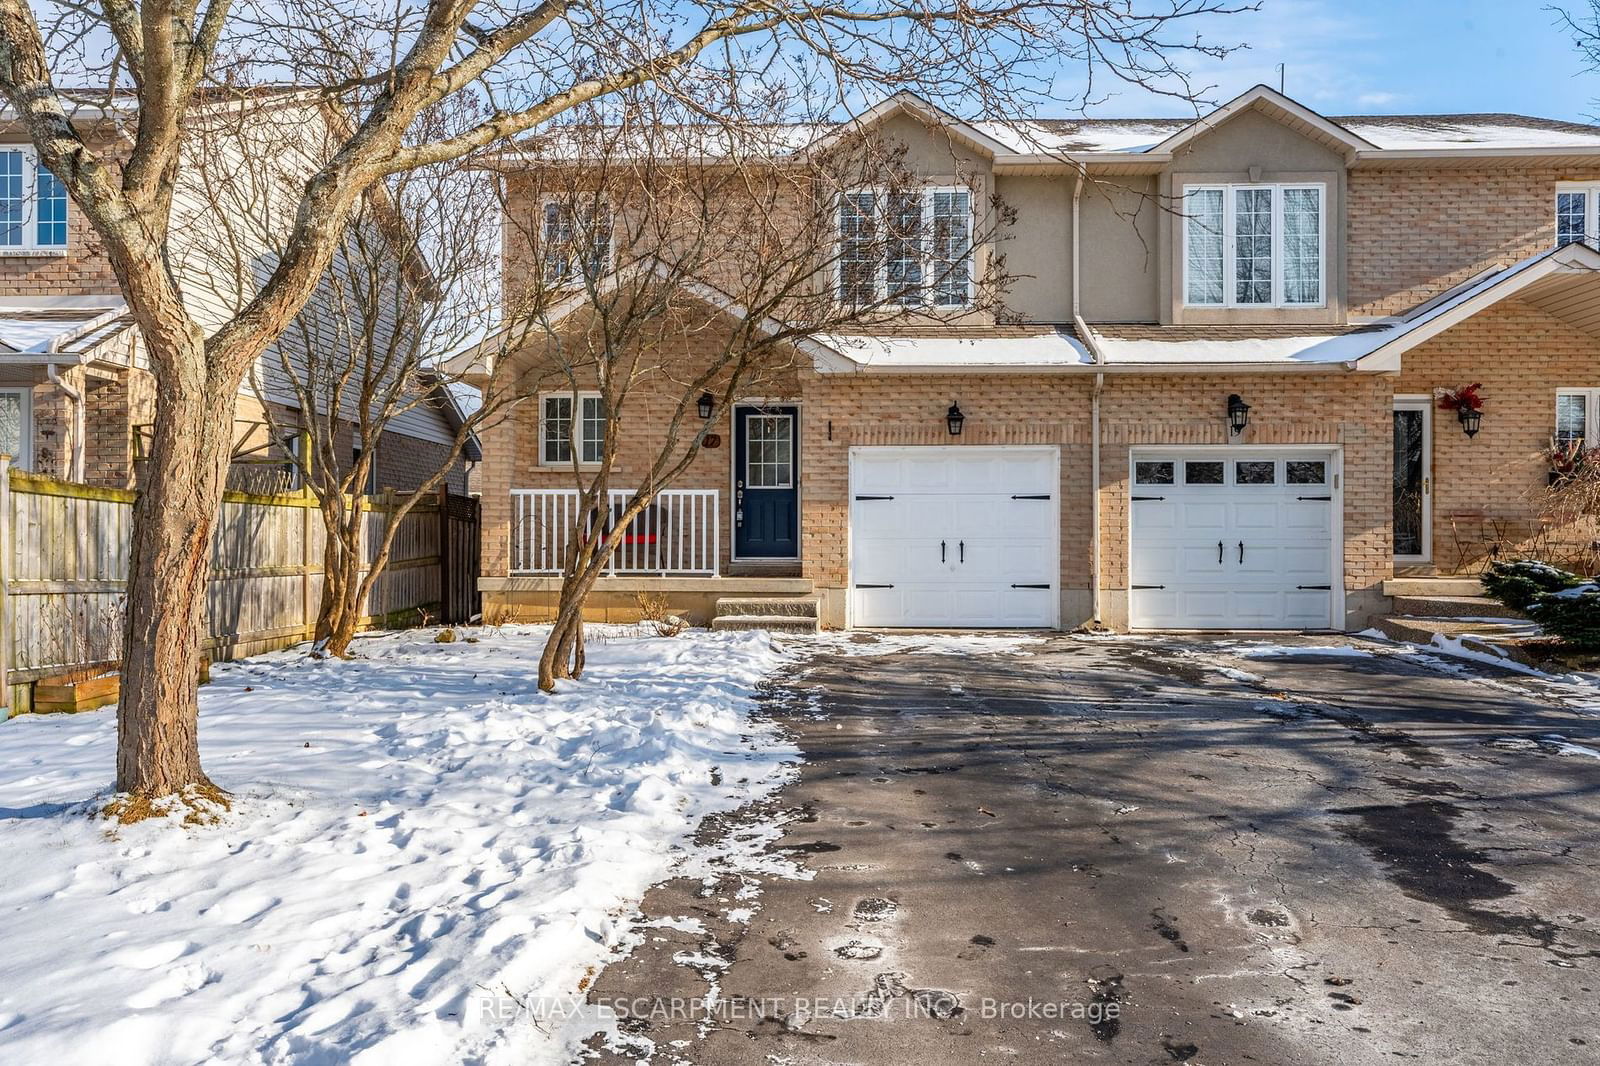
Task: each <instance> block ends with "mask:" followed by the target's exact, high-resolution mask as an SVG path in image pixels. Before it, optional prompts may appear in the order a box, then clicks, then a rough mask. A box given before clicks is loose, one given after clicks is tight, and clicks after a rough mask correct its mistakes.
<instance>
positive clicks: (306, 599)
mask: <svg viewBox="0 0 1600 1066" xmlns="http://www.w3.org/2000/svg"><path fill="white" fill-rule="evenodd" d="M307 491H309V490H307ZM319 517H320V515H319ZM323 580H327V579H326V578H324V579H323ZM315 623H316V616H315V615H313V614H312V613H311V508H309V507H302V508H300V629H301V631H302V632H304V631H306V630H310V631H311V632H310V639H312V640H315V639H316V636H317V631H316V626H315Z"/></svg>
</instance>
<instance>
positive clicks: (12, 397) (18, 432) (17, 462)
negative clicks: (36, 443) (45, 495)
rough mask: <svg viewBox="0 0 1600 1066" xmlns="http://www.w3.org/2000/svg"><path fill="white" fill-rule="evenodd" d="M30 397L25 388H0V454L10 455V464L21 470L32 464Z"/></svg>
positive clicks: (28, 467)
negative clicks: (29, 427) (29, 424)
mask: <svg viewBox="0 0 1600 1066" xmlns="http://www.w3.org/2000/svg"><path fill="white" fill-rule="evenodd" d="M31 399H32V397H31V394H30V393H29V392H28V390H26V389H0V454H5V455H9V456H11V465H12V466H15V467H18V468H20V469H23V470H28V469H30V468H31V467H32V465H33V464H32V462H31V461H30V460H31V452H32V448H31V445H32V443H33V442H32V440H30V439H29V437H30V434H29V429H28V415H29V413H30V412H29V410H28V408H29V406H30V403H29V401H30V400H31Z"/></svg>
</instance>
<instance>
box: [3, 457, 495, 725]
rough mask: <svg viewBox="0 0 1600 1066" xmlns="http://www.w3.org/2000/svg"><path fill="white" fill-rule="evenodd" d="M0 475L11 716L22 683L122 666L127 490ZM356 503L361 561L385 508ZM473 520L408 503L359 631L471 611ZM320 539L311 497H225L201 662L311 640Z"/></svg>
mask: <svg viewBox="0 0 1600 1066" xmlns="http://www.w3.org/2000/svg"><path fill="white" fill-rule="evenodd" d="M7 467H8V462H7V460H6V459H5V458H4V457H0V565H3V567H4V572H3V580H0V590H3V596H4V601H3V610H0V619H3V632H0V655H3V656H4V661H3V663H0V669H3V670H4V671H5V676H6V679H7V685H6V686H4V687H3V688H0V691H3V692H4V693H5V695H6V696H8V697H10V698H9V699H8V701H7V705H8V706H9V707H11V708H12V709H13V710H20V709H24V707H25V706H26V699H27V686H28V685H29V684H30V683H31V682H33V681H36V680H38V679H39V678H41V677H46V676H49V675H52V674H59V673H62V672H64V671H69V670H76V669H80V668H84V667H93V666H101V665H106V666H111V665H114V664H115V662H116V660H117V659H118V658H119V657H120V655H121V641H122V619H123V612H124V602H125V595H126V580H127V575H128V561H129V555H130V550H131V546H132V529H133V500H134V493H133V492H131V491H126V490H122V489H106V488H97V487H95V486H91V485H79V484H75V483H73V482H67V481H58V480H56V479H54V478H47V477H40V476H37V475H33V474H27V473H24V472H22V471H19V470H9V469H8V468H7ZM366 505H367V507H368V508H369V509H370V510H369V513H368V515H367V517H366V519H365V522H364V528H363V530H362V534H363V536H362V542H363V550H364V551H365V552H366V558H368V559H370V558H371V557H372V555H373V554H375V553H376V550H377V542H378V538H379V537H380V536H381V534H382V530H383V522H384V516H385V514H386V513H387V512H388V511H389V510H392V509H393V508H394V507H395V506H396V498H395V496H394V495H393V494H385V495H383V496H375V497H368V498H367V501H366ZM477 517H478V509H477V501H476V500H472V499H468V498H464V497H452V496H450V495H449V494H448V493H444V492H441V493H440V494H439V496H438V497H429V498H427V499H425V500H422V501H421V502H419V503H417V504H416V506H415V507H413V508H412V509H411V511H410V512H409V513H408V514H407V515H406V516H405V518H403V519H402V520H401V523H400V527H399V529H398V531H397V532H396V534H395V540H394V546H393V549H392V551H391V552H390V556H389V562H388V564H387V565H386V566H385V567H384V570H383V573H382V574H380V575H379V576H378V579H377V581H375V582H374V583H373V588H372V590H371V592H370V594H369V596H368V598H367V602H366V604H365V605H364V606H365V611H364V617H363V622H364V624H367V625H374V624H382V625H416V624H420V623H422V622H423V621H424V620H431V621H440V620H442V621H447V622H464V621H467V619H468V618H469V617H470V616H471V615H472V614H475V613H476V612H477V609H478V608H477V600H476V585H477V543H478V530H477ZM324 539H325V534H324V530H323V524H322V516H321V514H320V513H319V512H318V510H317V505H316V499H315V498H314V497H313V496H311V495H310V494H309V493H294V494H287V495H277V496H255V495H249V494H245V493H239V492H229V493H227V494H226V495H225V496H224V502H223V505H222V514H221V517H220V520H219V521H218V523H217V527H216V529H215V531H214V533H213V535H212V541H211V574H210V577H209V579H208V585H207V589H206V650H207V652H208V653H209V655H210V657H211V659H212V661H220V660H226V659H233V658H238V657H241V656H245V655H252V654H257V653H259V652H263V651H269V650H272V649H274V648H281V647H287V646H288V645H290V644H294V643H297V642H299V641H302V640H308V639H310V638H311V636H312V633H313V630H314V628H315V625H316V619H317V610H318V605H319V603H320V601H321V597H322V580H323V565H322V562H323V560H322V552H323V545H324ZM468 567H470V571H467V572H463V571H466V568H468ZM447 594H448V595H447ZM0 717H3V715H0Z"/></svg>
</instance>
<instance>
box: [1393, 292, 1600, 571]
mask: <svg viewBox="0 0 1600 1066" xmlns="http://www.w3.org/2000/svg"><path fill="white" fill-rule="evenodd" d="M1404 363H1405V367H1404V369H1403V370H1402V371H1401V373H1400V376H1399V380H1398V381H1397V382H1396V383H1395V388H1394V391H1395V392H1396V393H1403V394H1421V395H1427V396H1430V397H1433V398H1434V399H1435V402H1437V394H1438V393H1439V392H1441V391H1443V390H1446V389H1455V388H1459V387H1460V386H1462V385H1470V384H1472V383H1473V382H1481V383H1482V384H1483V397H1484V409H1483V428H1482V429H1481V430H1480V431H1479V433H1478V435H1477V436H1476V437H1472V438H1469V437H1467V435H1466V434H1465V433H1463V432H1462V431H1461V427H1460V425H1459V424H1458V422H1457V420H1456V417H1455V415H1454V414H1452V413H1451V412H1449V411H1442V410H1439V409H1438V407H1437V406H1435V408H1434V412H1433V472H1432V475H1433V548H1434V559H1435V562H1436V564H1437V565H1438V566H1439V567H1440V568H1441V569H1444V570H1451V569H1467V570H1475V569H1476V568H1478V567H1479V566H1481V565H1482V562H1483V560H1484V558H1485V555H1486V554H1487V553H1488V552H1489V551H1490V549H1491V548H1492V547H1493V546H1494V545H1495V544H1500V545H1501V551H1502V553H1505V552H1515V551H1516V550H1518V548H1519V547H1521V548H1526V549H1528V550H1537V551H1539V552H1540V553H1544V552H1545V551H1546V549H1545V548H1544V546H1543V545H1540V544H1536V543H1534V541H1535V540H1536V538H1535V536H1534V534H1535V531H1537V530H1538V529H1540V527H1541V523H1540V522H1539V520H1538V514H1539V511H1540V508H1541V504H1542V503H1543V501H1544V499H1545V496H1546V490H1547V488H1548V477H1547V472H1548V470H1549V464H1548V462H1547V460H1546V458H1545V450H1546V449H1547V448H1548V447H1549V445H1550V438H1551V436H1552V434H1554V432H1555V410H1556V389H1558V388H1600V341H1597V340H1596V339H1595V338H1594V337H1592V336H1590V335H1589V334H1587V333H1584V332H1582V331H1579V330H1576V329H1574V328H1572V327H1571V326H1569V325H1567V324H1566V323H1565V322H1563V321H1562V320H1560V319H1558V318H1555V317H1552V316H1551V315H1548V314H1546V313H1545V312H1543V311H1541V310H1539V309H1538V308H1536V307H1534V306H1532V305H1530V304H1526V303H1522V302H1519V301H1515V300H1508V301H1506V302H1504V303H1502V304H1500V305H1498V306H1496V307H1494V308H1491V309H1490V310H1487V311H1485V312H1483V313H1481V314H1478V315H1475V316H1473V317H1472V318H1471V319H1469V320H1468V321H1466V322H1463V323H1462V324H1461V325H1458V326H1455V327H1454V328H1452V329H1449V330H1446V331H1445V332H1444V333H1441V334H1440V335H1439V336H1437V337H1435V338H1433V339H1432V340H1430V341H1428V342H1426V343H1425V344H1422V345H1419V346H1418V347H1417V348H1415V349H1413V350H1412V351H1410V352H1408V353H1406V355H1405V357H1404ZM1547 535H1548V537H1550V538H1552V540H1553V543H1552V545H1551V549H1552V550H1554V551H1557V552H1562V553H1566V552H1581V551H1582V549H1583V548H1584V547H1585V546H1586V545H1587V544H1588V542H1589V541H1590V540H1591V539H1592V537H1593V531H1592V530H1589V529H1584V528H1578V527H1567V528H1552V529H1550V530H1549V531H1548V534H1547Z"/></svg>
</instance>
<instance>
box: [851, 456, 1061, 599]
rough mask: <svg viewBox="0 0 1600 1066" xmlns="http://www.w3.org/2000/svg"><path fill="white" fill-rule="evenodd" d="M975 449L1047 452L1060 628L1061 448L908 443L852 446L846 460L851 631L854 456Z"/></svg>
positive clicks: (1053, 586)
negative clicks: (1049, 463)
mask: <svg viewBox="0 0 1600 1066" xmlns="http://www.w3.org/2000/svg"><path fill="white" fill-rule="evenodd" d="M978 449H985V450H994V449H998V450H1000V451H1007V452H1019V451H1020V452H1030V451H1048V452H1049V453H1050V456H1051V463H1052V467H1051V469H1052V477H1051V482H1050V483H1051V485H1052V486H1053V487H1052V489H1051V497H1052V501H1051V502H1052V503H1054V504H1055V506H1054V507H1052V508H1050V542H1051V543H1052V544H1053V545H1055V556H1056V565H1055V571H1054V578H1053V581H1052V585H1051V592H1052V593H1054V596H1053V600H1052V604H1051V610H1050V626H1049V628H1050V629H1054V630H1059V629H1060V628H1061V597H1062V595H1063V590H1062V572H1063V569H1062V568H1063V566H1064V563H1065V558H1064V555H1063V553H1062V550H1061V509H1062V507H1064V506H1065V505H1066V500H1065V498H1064V497H1063V494H1062V491H1061V446H1060V445H1056V444H910V445H852V446H851V447H850V448H849V449H848V451H847V454H846V457H845V466H846V469H847V471H848V475H847V478H846V481H847V485H848V497H847V499H846V500H845V537H844V551H845V628H846V629H854V628H855V625H856V622H855V617H854V616H855V596H854V591H855V587H856V558H855V523H854V522H853V521H851V517H852V512H853V511H854V507H855V499H856V461H855V459H856V455H857V453H860V452H919V453H920V452H930V451H931V452H971V451H975V450H978Z"/></svg>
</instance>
